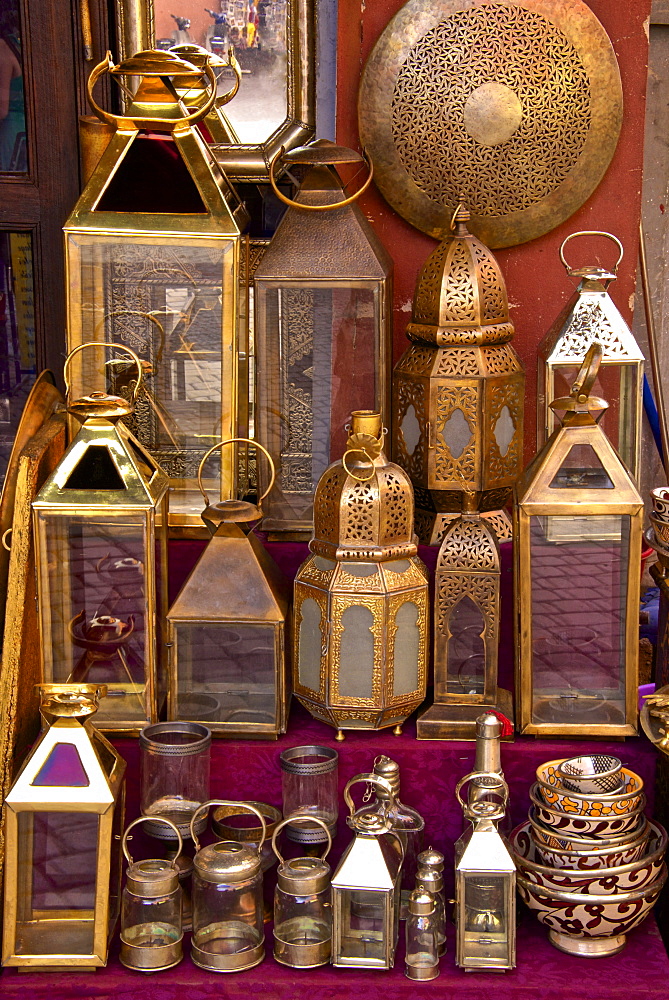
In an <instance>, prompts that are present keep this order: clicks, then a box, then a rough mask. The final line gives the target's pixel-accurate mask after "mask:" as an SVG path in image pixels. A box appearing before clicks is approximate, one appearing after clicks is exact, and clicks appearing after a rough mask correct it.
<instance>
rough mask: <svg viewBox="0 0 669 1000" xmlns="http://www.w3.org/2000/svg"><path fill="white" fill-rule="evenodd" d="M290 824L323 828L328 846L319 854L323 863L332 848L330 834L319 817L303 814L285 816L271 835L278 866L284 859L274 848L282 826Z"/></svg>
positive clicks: (325, 824)
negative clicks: (311, 824)
mask: <svg viewBox="0 0 669 1000" xmlns="http://www.w3.org/2000/svg"><path fill="white" fill-rule="evenodd" d="M290 823H317V824H318V826H322V827H323V829H324V830H325V832H326V834H327V840H328V846H327V847H326V848H325V850H324V851H323V853H322V854H321V861H325V859H326V858H327V856H328V854H329V853H330V850H331V848H332V834H331V833H330V831H329V829H328V825H327V823H326V822H325V821H324V820H322V819H321V818H320V816H308V815H306V814H304V813H296V814H295V815H294V816H286V818H285V819H282V820H281V822H280V823H279V825H278V826H277V828H276V829H275V831H274V833H273V834H272V850H273V851H274V853H275V854H276V856H277V858H278V859H279V864H283V860H284V859H283V857H282V856H281V853H280V852H279V848H278V847H277V846H276V841H277V837H278V836H279V833H280V832H281V830H283V828H284V826H288V825H289V824H290Z"/></svg>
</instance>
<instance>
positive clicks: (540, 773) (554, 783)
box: [537, 760, 643, 816]
mask: <svg viewBox="0 0 669 1000" xmlns="http://www.w3.org/2000/svg"><path fill="white" fill-rule="evenodd" d="M562 763H564V761H562V760H549V761H548V762H547V763H546V764H541V765H540V766H539V767H538V768H537V784H538V785H539V786H540V787H541V797H542V798H543V800H544V802H545V803H546V805H547V806H550V807H551V808H552V809H559V810H560V811H561V812H565V813H572V814H573V815H575V816H622V815H625V814H626V813H629V812H633V811H634V810H635V809H636V808H637V806H638V805H639V803H640V802H641V799H642V796H643V781H642V779H641V778H640V777H639V775H638V774H635V773H634V771H630V769H629V768H627V767H623V768H622V772H621V773H622V776H623V782H624V785H623V791H622V792H618V793H617V794H615V795H610V794H606V795H605V794H603V793H602V792H598V793H596V794H592V793H590V794H588V795H581V794H580V793H578V792H571V791H568V790H567V789H565V788H564V787H563V786H562V778H561V776H560V774H559V772H558V770H557V768H558V766H559V765H560V764H562Z"/></svg>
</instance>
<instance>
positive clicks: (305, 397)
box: [254, 139, 392, 537]
mask: <svg viewBox="0 0 669 1000" xmlns="http://www.w3.org/2000/svg"><path fill="white" fill-rule="evenodd" d="M276 160H277V158H276V157H275V159H274V160H273V162H272V170H271V171H270V180H271V182H272V185H273V187H274V191H275V193H276V195H277V197H279V198H280V199H281V201H283V202H285V203H286V204H287V205H288V206H289V208H288V211H287V212H286V214H285V215H284V217H283V219H282V220H281V223H280V224H279V226H278V228H277V230H276V233H275V234H274V236H273V238H272V241H271V243H270V244H269V246H268V248H267V250H266V252H265V254H264V256H263V258H262V261H261V263H260V264H259V265H258V267H257V269H256V271H255V275H254V295H255V307H254V308H255V338H256V370H257V411H256V412H257V423H256V433H257V435H258V437H259V438H261V440H263V441H264V442H265V443H266V444H267V447H268V449H269V451H270V452H271V455H272V458H273V459H274V462H275V464H276V469H277V481H276V484H275V487H274V489H273V490H272V492H271V493H270V495H269V497H268V503H267V517H266V519H265V529H266V530H267V531H269V532H270V533H272V532H302V533H306V537H308V535H309V532H310V531H311V527H312V522H313V496H314V490H315V488H316V484H317V483H318V481H319V479H320V477H321V475H322V473H323V472H325V470H326V469H327V467H328V466H329V464H330V462H331V461H332V460H333V459H334V458H335V457H336V456H338V455H341V453H342V452H343V450H344V447H345V444H346V431H345V426H344V425H345V423H346V420H347V418H348V415H349V413H350V412H351V410H352V409H353V408H354V407H368V408H370V409H374V410H379V411H380V413H381V415H382V417H383V420H384V422H385V423H387V422H388V420H389V413H390V406H389V404H390V399H389V377H390V351H391V341H392V334H391V319H392V289H391V272H392V261H391V259H390V257H389V255H388V253H387V252H386V250H385V249H384V248H383V246H382V245H381V243H380V241H379V239H378V237H377V236H376V235H375V233H374V231H373V229H372V227H371V226H370V225H369V223H368V222H367V220H366V219H365V217H364V215H363V213H362V212H361V210H360V209H359V208H358V206H357V205H355V204H353V202H354V199H355V198H357V197H358V195H359V194H361V193H362V191H363V190H364V189H365V188H366V187H367V184H368V183H369V180H371V174H370V177H369V178H368V180H367V182H366V183H365V184H364V185H363V187H362V188H361V189H360V191H358V192H357V194H355V195H352V196H350V197H346V196H345V194H344V192H343V190H342V186H341V180H340V178H339V175H338V174H337V171H336V167H337V166H338V165H346V164H356V163H358V164H359V163H362V158H361V157H360V156H359V155H358V153H355V152H354V151H353V150H351V149H346V148H345V147H343V146H336V145H335V144H334V143H332V142H328V141H327V140H325V139H319V140H318V141H317V142H314V143H311V144H310V145H308V146H302V147H300V148H298V149H293V150H291V151H290V152H288V153H285V154H284V155H283V157H282V162H283V163H284V164H285V165H286V166H293V165H296V166H297V165H301V164H305V165H307V166H309V168H310V169H309V171H308V173H307V174H306V176H305V178H304V180H303V182H302V186H301V188H300V191H299V193H298V195H297V200H296V201H291V200H290V199H288V198H286V196H285V195H284V194H283V193H282V192H281V191H280V190H279V189H278V188H277V186H276V184H275V182H274V168H275V167H276ZM262 475H263V474H262V472H261V484H262V486H263V489H264V488H265V486H266V484H267V480H266V479H264V480H263V478H262Z"/></svg>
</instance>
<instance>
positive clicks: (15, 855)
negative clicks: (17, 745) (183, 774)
mask: <svg viewBox="0 0 669 1000" xmlns="http://www.w3.org/2000/svg"><path fill="white" fill-rule="evenodd" d="M39 688H40V692H41V706H40V708H41V712H42V715H43V716H44V720H45V723H46V724H48V728H47V729H45V731H44V732H43V733H42V735H41V737H40V739H39V741H38V743H37V744H36V746H35V747H34V749H33V750H32V752H31V754H30V756H29V757H28V759H27V760H26V762H25V764H24V765H23V767H22V769H21V771H20V772H19V775H18V777H17V778H16V780H15V782H14V784H13V786H12V789H11V791H10V792H9V794H8V795H7V797H6V799H5V812H4V821H5V904H4V928H3V946H2V961H3V965H6V966H18V967H19V968H24V969H25V968H31V969H66V968H69V967H76V968H78V969H94V968H96V967H97V966H102V965H106V964H107V948H108V943H109V939H110V937H111V934H112V932H113V930H114V925H115V923H116V919H117V917H118V912H119V905H120V898H121V834H122V833H123V819H124V800H125V794H124V793H125V787H124V783H123V778H124V774H125V761H124V760H122V759H121V757H120V756H119V754H118V753H117V752H116V750H115V749H114V747H113V746H112V745H111V744H110V743H108V742H107V740H106V739H105V738H104V736H102V735H101V734H100V733H99V732H98V731H97V730H96V729H94V728H93V726H92V725H91V722H90V719H91V716H92V715H93V714H94V712H95V710H96V707H97V702H98V697H99V696H101V695H104V693H105V692H104V685H97V684H40V685H39Z"/></svg>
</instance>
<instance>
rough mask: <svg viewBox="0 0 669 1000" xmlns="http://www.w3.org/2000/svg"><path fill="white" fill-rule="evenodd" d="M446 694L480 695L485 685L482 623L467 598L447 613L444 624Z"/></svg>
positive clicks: (483, 631)
mask: <svg viewBox="0 0 669 1000" xmlns="http://www.w3.org/2000/svg"><path fill="white" fill-rule="evenodd" d="M448 631H449V632H450V637H449V639H448V647H447V651H446V655H447V658H448V674H447V678H446V690H447V691H448V693H449V694H463V695H464V694H483V687H484V681H485V643H484V641H483V635H484V633H485V619H484V617H483V614H482V612H481V609H480V608H479V607H478V606H477V605H476V604H474V602H473V601H472V599H471V597H468V596H465V597H463V598H461V600H460V601H459V602H458V603H457V604H456V606H455V607H454V608H453V610H452V611H451V616H450V618H449V620H448Z"/></svg>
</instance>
